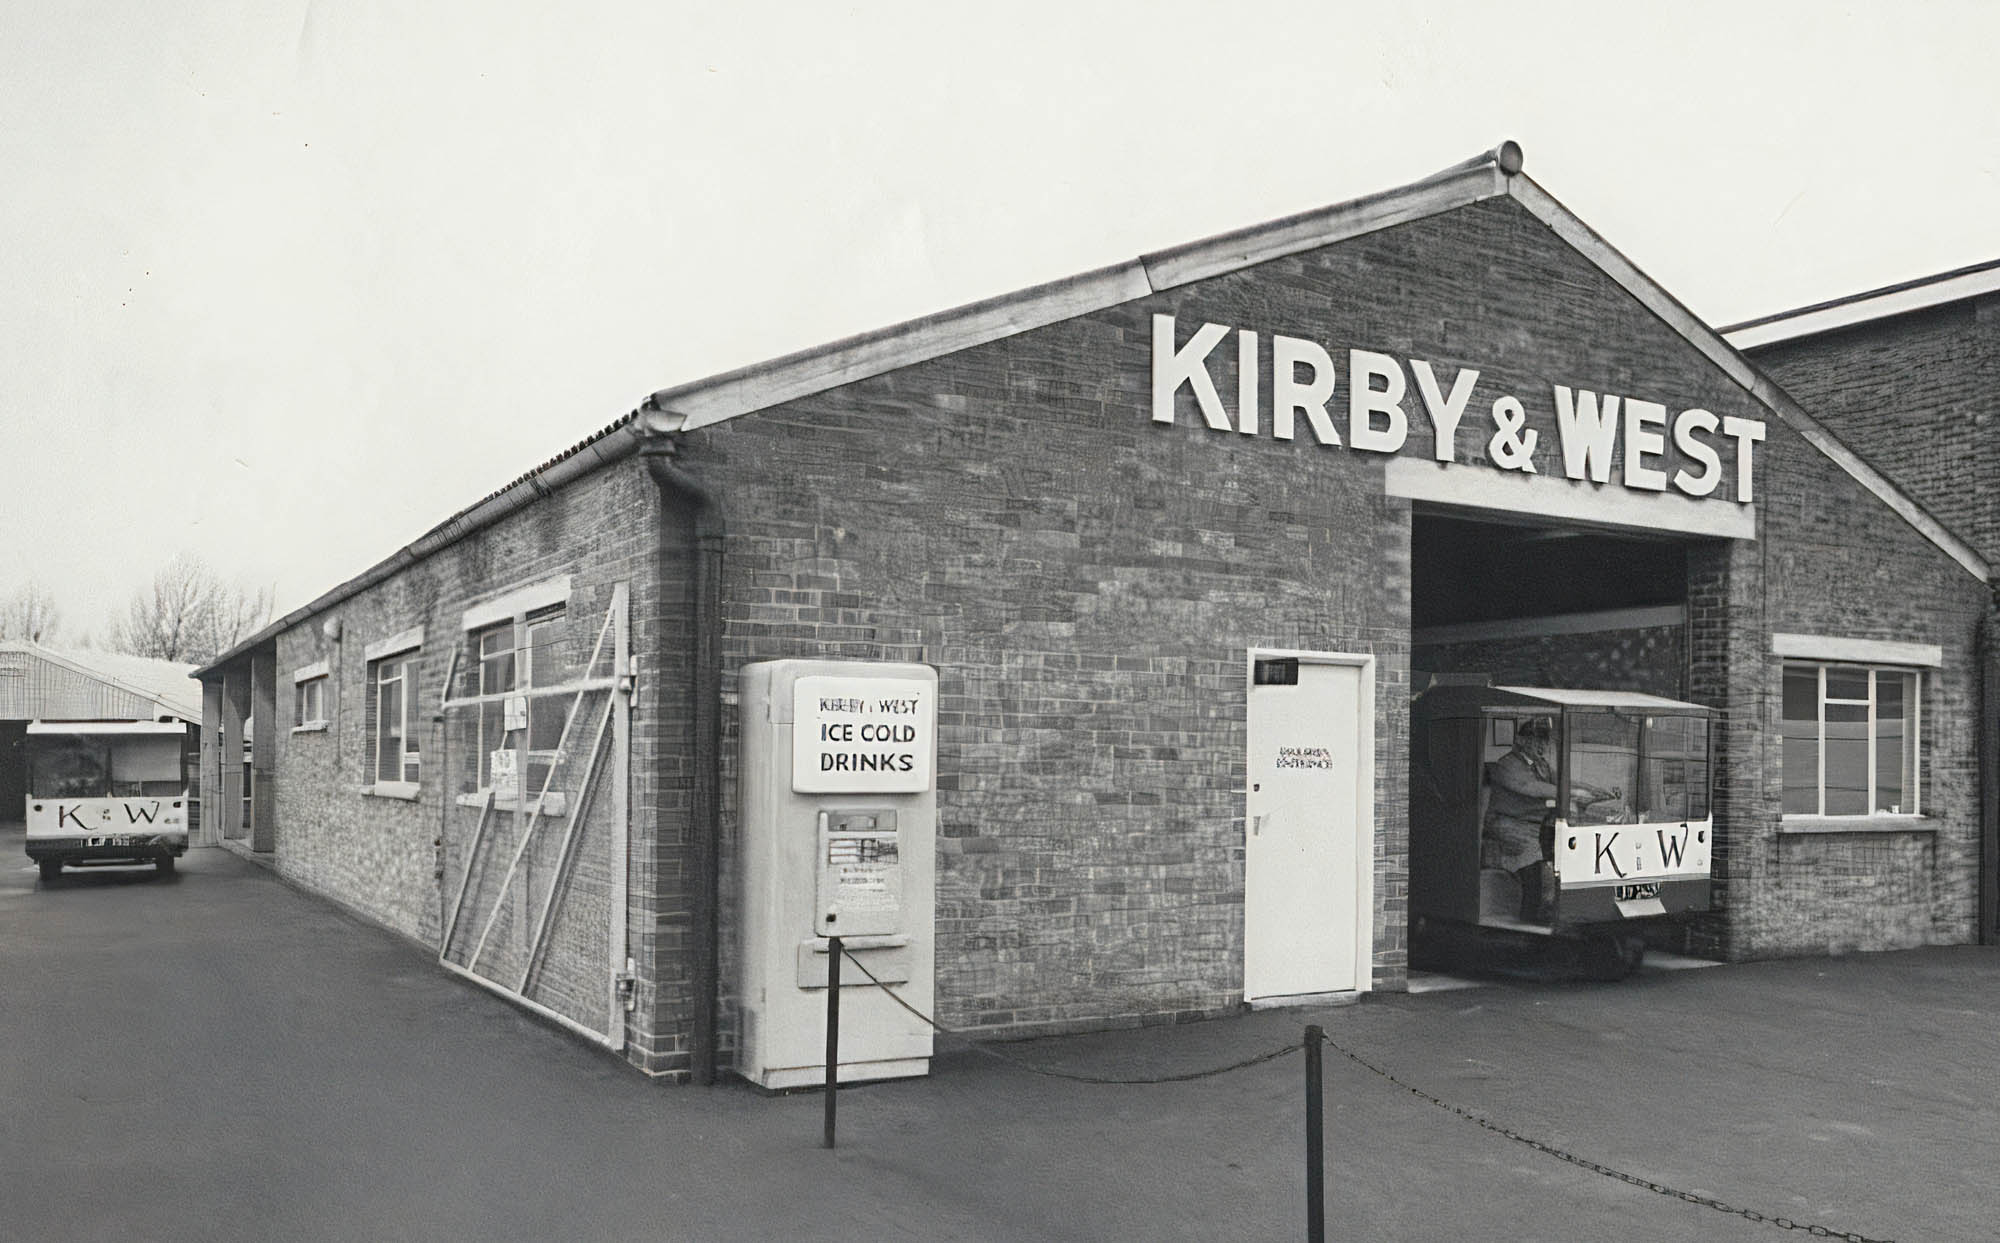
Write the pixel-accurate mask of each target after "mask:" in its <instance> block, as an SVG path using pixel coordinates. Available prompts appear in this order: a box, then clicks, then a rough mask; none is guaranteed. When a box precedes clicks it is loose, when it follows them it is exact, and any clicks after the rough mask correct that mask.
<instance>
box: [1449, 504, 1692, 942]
mask: <svg viewBox="0 0 2000 1243" xmlns="http://www.w3.org/2000/svg"><path fill="white" fill-rule="evenodd" d="M1707 547H1709V545H1707V544H1706V543H1705V542H1704V541H1700V540H1693V539H1689V538H1687V537H1685V536H1680V535H1667V534H1661V535H1653V534H1651V533H1649V532H1645V531H1627V530H1623V529H1606V528H1592V527H1583V526H1565V525H1557V524H1551V523H1547V522H1535V521H1533V520H1532V519H1524V520H1519V521H1508V520H1501V519H1496V518H1492V517H1486V516H1478V517H1474V516H1468V515H1467V514H1465V513H1464V512H1463V511H1449V510H1437V509H1428V508H1426V507H1423V506H1421V505H1420V506H1419V507H1418V509H1417V511H1416V513H1415V515H1414V517H1413V521H1412V530H1411V550H1410V551H1411V566H1410V571H1411V599H1410V617H1411V635H1410V647H1411V652H1410V667H1411V674H1412V677H1411V682H1412V689H1413V691H1414V692H1416V694H1417V695H1418V698H1417V700H1416V703H1415V704H1414V705H1413V708H1412V713H1411V723H1410V731H1411V733H1410V747H1411V765H1410V787H1409V789H1410V891H1409V900H1410V907H1409V909H1410V912H1411V918H1412V926H1411V959H1412V965H1414V966H1453V965H1470V966H1474V967H1478V966H1481V965H1485V963H1484V962H1483V961H1482V960H1483V959H1484V958H1485V950H1486V948H1488V947H1492V946H1493V942H1492V938H1491V937H1485V938H1483V939H1475V940H1474V941H1471V942H1467V941H1463V940H1459V939H1456V938H1457V937H1458V934H1457V933H1456V932H1449V935H1448V936H1447V935H1441V933H1440V929H1446V930H1447V931H1449V930H1450V929H1457V928H1463V927H1466V926H1471V925H1476V926H1477V927H1478V928H1479V929H1480V930H1482V931H1485V932H1490V931H1491V930H1493V929H1495V928H1500V929H1507V930H1512V931H1516V932H1520V933H1523V934H1526V933H1537V934H1548V933H1550V932H1551V931H1559V929H1558V928H1557V925H1564V924H1565V921H1566V920H1568V919H1570V918H1571V913H1572V912H1574V911H1582V910H1583V908H1584V907H1585V906H1587V905H1588V903H1587V902H1586V901H1585V899H1586V898H1596V897H1603V898H1604V899H1605V902H1608V903H1612V904H1613V905H1614V906H1615V905H1616V902H1618V901H1626V902H1627V905H1628V906H1630V907H1631V910H1630V911H1628V910H1626V908H1625V907H1618V908H1617V909H1618V911H1619V912H1622V913H1624V914H1631V913H1633V912H1634V911H1638V910H1639V909H1640V906H1642V905H1643V906H1645V908H1646V913H1650V914H1658V913H1660V912H1654V911H1652V910H1651V905H1652V904H1653V903H1655V902H1659V903H1662V911H1664V910H1665V906H1664V901H1665V899H1664V898H1663V897H1662V894H1663V893H1665V891H1666V888H1667V887H1668V886H1667V884H1666V881H1651V880H1649V883H1648V884H1647V885H1645V886H1638V885H1634V886H1627V887H1626V888H1628V889H1630V890H1631V892H1629V893H1628V892H1626V891H1625V889H1620V888H1617V887H1615V886H1614V887H1612V888H1610V889H1607V890H1605V892H1604V893H1603V894H1597V893H1595V892H1594V891H1589V892H1587V891H1586V889H1585V888H1583V887H1576V888H1572V887H1571V883H1572V882H1573V883H1575V884H1576V885H1578V886H1584V885H1587V884H1588V878H1586V877H1582V876H1580V875H1578V876H1572V875H1571V873H1572V872H1574V871H1578V870H1579V869H1578V868H1577V865H1576V864H1575V863H1574V862H1562V860H1561V859H1559V858H1558V855H1559V854H1561V853H1562V852H1561V851H1559V849H1558V846H1559V844H1563V845H1569V844H1573V843H1572V842H1570V841H1568V839H1570V838H1574V839H1575V840H1582V836H1579V835H1577V834H1569V833H1567V831H1565V839H1564V841H1563V842H1562V843H1559V842H1558V841H1557V840H1554V839H1553V838H1552V837H1551V833H1550V830H1551V829H1552V828H1553V827H1555V826H1557V825H1560V824H1564V823H1569V824H1571V825H1577V824H1583V823H1585V822H1586V821H1588V822H1591V823H1593V824H1594V823H1596V822H1597V821H1603V822H1604V826H1605V827H1602V828H1601V831H1599V832H1598V833H1597V838H1598V840H1609V841H1613V842H1620V841H1624V840H1625V838H1632V837H1635V834H1634V833H1633V832H1632V831H1627V832H1625V833H1623V834H1622V836H1621V835H1620V834H1619V830H1618V828H1617V826H1620V825H1625V824H1629V823H1634V822H1637V821H1639V820H1642V819H1658V818H1659V817H1660V816H1661V815H1662V814H1664V813H1665V812H1666V811H1667V809H1668V808H1669V807H1670V806H1672V807H1680V804H1679V803H1675V802H1674V799H1675V798H1681V799H1683V800H1689V799H1698V801H1699V802H1700V803H1701V806H1700V808H1699V809H1698V810H1699V814H1697V813H1696V809H1695V808H1694V805H1693V802H1689V803H1688V805H1687V807H1686V808H1685V809H1684V814H1682V815H1681V816H1680V820H1683V821H1686V822H1687V823H1688V824H1689V825H1691V826H1693V827H1691V828H1690V830H1689V832H1690V834H1694V833H1697V832H1699V833H1700V845H1701V848H1702V851H1704V852H1705V850H1706V842H1707V838H1706V834H1705V831H1702V824H1697V823H1696V821H1702V822H1703V824H1705V821H1704V820H1703V817H1705V816H1706V814H1707V811H1706V798H1707V789H1708V786H1707V780H1708V766H1709V761H1708V750H1707V743H1706V739H1707V734H1706V732H1705V731H1706V725H1707V721H1706V718H1705V717H1704V716H1703V715H1702V713H1703V710H1702V709H1700V708H1698V707H1694V706H1693V705H1682V706H1676V705H1675V704H1674V703H1673V702H1672V701H1686V700H1688V699H1689V698H1690V696H1689V687H1690V682H1691V681H1692V678H1691V669H1690V663H1689V660H1690V656H1689V654H1690V650H1691V649H1690V644H1689V641H1688V631H1689V625H1688V600H1689V595H1690V592H1689V582H1690V578H1691V568H1692V569H1695V570H1696V571H1697V572H1700V567H1701V566H1702V565H1704V564H1705V563H1706V561H1707V560H1709V558H1706V557H1705V556H1704V553H1703V549H1705V548H1707ZM1502 687H1505V688H1516V689H1515V690H1511V691H1499V690H1490V689H1482V688H1502ZM1544 692H1546V693H1544ZM1683 708H1684V709H1685V711H1683ZM1634 731H1637V732H1636V733H1634ZM1676 731H1678V732H1676ZM1626 734H1632V735H1633V736H1632V737H1630V738H1628V737H1626V736H1625V735H1626ZM1635 765H1636V766H1635ZM1628 768H1629V769H1630V770H1631V771H1629V772H1628V771H1626V770H1627V769H1628ZM1642 772H1643V774H1644V779H1643V780H1641V779H1640V774H1641V773H1642ZM1559 794H1560V795H1561V796H1562V799H1566V800H1568V801H1567V802H1563V801H1561V800H1559V798H1558V797H1557V796H1558V795H1559ZM1559 806H1560V807H1564V808H1566V809H1567V810H1566V811H1557V810H1555V809H1556V808H1558V807H1559ZM1676 840H1678V838H1677V839H1676ZM1691 840H1692V839H1691ZM1628 844H1629V843H1628ZM1566 857H1567V856H1564V858H1566ZM1706 858H1707V856H1706V854H1705V853H1702V854H1700V857H1699V859H1697V858H1696V857H1695V856H1692V855H1686V854H1685V852H1682V854H1681V855H1679V856H1677V857H1676V866H1680V865H1681V864H1685V865H1686V867H1685V868H1683V870H1686V871H1688V872H1689V875H1688V876H1687V877H1681V876H1680V874H1679V873H1678V872H1676V873H1675V874H1674V876H1672V877H1670V878H1667V879H1668V880H1671V881H1672V882H1673V884H1675V885H1679V884H1681V882H1682V881H1683V880H1685V881H1686V882H1687V883H1686V885H1685V886H1684V887H1686V888H1688V889H1689V891H1690V892H1691V893H1692V892H1694V891H1695V890H1700V893H1699V894H1697V895H1696V896H1697V897H1700V898H1702V899H1703V900H1702V901H1700V902H1696V903H1694V906H1693V907H1692V908H1689V909H1706V902H1705V895H1706V889H1705V885H1706ZM1559 862H1562V867H1561V868H1560V869H1559V868H1557V867H1556V866H1555V865H1556V864H1557V863H1559ZM1639 862H1640V861H1637V860H1635V863H1634V866H1635V867H1637V866H1638V863H1639ZM1660 862H1661V861H1660V860H1654V864H1660ZM1697 864H1699V867H1697V866H1696V865H1697ZM1619 866H1621V867H1623V866H1625V865H1624V864H1620V865H1619ZM1649 866H1650V865H1649ZM1662 866H1663V865H1662ZM1655 870H1657V868H1655ZM1696 871H1699V872H1700V873H1701V875H1700V876H1699V877H1696V876H1695V872H1696ZM1620 874H1621V875H1622V874H1623V873H1620ZM1634 874H1636V872H1635V873H1634ZM1650 875H1651V874H1650V873H1648V876H1649V877H1650ZM1559 881H1560V882H1562V883H1558V882H1559ZM1677 892H1678V891H1676V893H1677ZM1666 896H1667V897H1675V894H1667V895H1666ZM1676 900H1677V901H1678V900H1679V899H1678V898H1676ZM1600 905H1602V904H1601V903H1600ZM1683 906H1686V904H1685V903H1683ZM1635 927H1636V926H1635ZM1638 935H1640V934H1639V933H1638V932H1636V931H1635V932H1634V933H1633V936H1634V938H1636V937H1637V936H1638ZM1612 944H1617V943H1612ZM1632 944H1633V946H1634V947H1635V948H1634V954H1636V952H1637V951H1636V947H1637V945H1638V942H1637V940H1636V939H1634V940H1633V941H1632ZM1628 957H1629V959H1630V961H1631V962H1636V961H1637V960H1636V957H1635V956H1631V955H1625V956H1621V957H1617V958H1616V961H1613V960H1611V959H1607V962H1606V964H1605V969H1606V970H1610V969H1611V968H1612V967H1614V966H1622V965H1623V964H1624V963H1625V961H1626V959H1627V958H1628ZM1613 974H1616V973H1615V972H1613Z"/></svg>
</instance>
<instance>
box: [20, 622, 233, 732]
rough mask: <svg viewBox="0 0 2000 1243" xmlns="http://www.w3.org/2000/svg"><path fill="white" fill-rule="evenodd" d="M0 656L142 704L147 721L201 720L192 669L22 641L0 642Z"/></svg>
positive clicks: (174, 664) (197, 683)
mask: <svg viewBox="0 0 2000 1243" xmlns="http://www.w3.org/2000/svg"><path fill="white" fill-rule="evenodd" d="M0 653H12V654H17V655H19V656H22V657H26V658H29V659H32V660H38V661H42V662H44V663H46V664H48V665H51V666H54V667H55V668H57V669H60V670H63V671H65V672H68V673H70V674H73V675H75V676H76V677H79V678H84V679H87V680H88V681H90V682H93V683H96V684H97V685H98V686H100V687H102V688H104V689H105V690H108V691H110V692H113V693H115V694H116V695H122V696H126V697H134V698H137V699H138V700H141V701H144V702H146V703H148V704H150V705H151V708H152V710H151V711H150V712H148V714H147V715H148V716H149V717H160V716H172V717H178V718H179V719H181V720H183V721H199V720H201V684H200V683H199V682H196V681H195V680H194V666H193V665H184V664H179V663H176V662H174V661H170V660H153V659H151V658H149V657H145V656H129V655H126V654H125V653H123V652H74V653H64V652H57V651H54V650H52V649H50V648H46V647H43V646H42V645H41V644H39V643H30V642H28V641H26V640H24V639H9V640H0ZM34 715H36V716H42V715H45V713H44V712H42V711H37V712H36V713H35V714H34Z"/></svg>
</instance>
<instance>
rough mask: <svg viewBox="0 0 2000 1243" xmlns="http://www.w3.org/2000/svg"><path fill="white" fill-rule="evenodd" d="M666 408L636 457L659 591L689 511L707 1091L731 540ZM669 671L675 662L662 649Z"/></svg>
mask: <svg viewBox="0 0 2000 1243" xmlns="http://www.w3.org/2000/svg"><path fill="white" fill-rule="evenodd" d="M662 421H663V413H662V412H661V411H660V410H659V409H658V408H657V407H654V406H652V405H651V403H648V406H647V408H646V409H645V410H644V411H643V412H642V418H641V425H642V428H643V430H642V432H641V433H640V434H641V435H642V436H644V438H645V439H644V440H643V442H642V445H641V447H640V450H639V453H640V456H641V458H642V459H643V460H644V462H645V463H646V471H647V473H648V474H650V475H651V476H652V478H653V482H654V484H655V485H657V486H658V487H659V489H660V543H659V557H660V563H659V569H660V584H661V588H662V590H664V589H665V586H666V584H667V583H668V582H670V581H671V580H672V577H673V575H674V573H675V572H676V571H677V570H678V569H679V566H678V565H676V564H675V563H674V559H673V555H672V553H671V552H670V551H669V550H670V549H671V548H672V547H673V543H672V540H671V537H670V534H669V531H668V528H669V526H670V525H672V524H673V519H672V515H673V514H674V513H675V512H676V511H677V510H678V511H680V512H683V513H686V514H687V515H688V518H689V521H688V524H687V547H688V550H689V552H690V553H691V554H692V557H693V561H694V595H693V599H692V600H691V601H690V602H689V606H688V607H689V614H690V616H689V625H688V628H687V631H686V633H687V634H689V635H691V636H692V637H693V640H694V653H693V655H694V669H693V676H692V677H690V678H689V679H688V699H687V704H688V719H689V721H690V723H691V727H692V732H693V737H692V742H693V752H694V786H693V789H692V790H691V791H690V792H689V798H688V813H689V821H690V824H689V833H688V838H687V840H688V859H687V863H688V866H687V870H686V872H685V873H684V875H687V876H689V877H690V878H691V879H692V882H693V883H692V886H691V888H690V889H689V892H688V895H687V901H688V919H689V924H690V927H689V935H688V939H689V948H690V949H691V950H692V954H691V958H692V961H691V962H690V963H689V974H690V976H691V983H692V985H693V992H694V998H693V1002H694V1013H693V1015H692V1030H691V1031H690V1032H689V1034H688V1061H689V1076H690V1078H691V1079H692V1081H693V1082H695V1083H697V1084H700V1085H702V1086H704V1087H706V1086H709V1085H712V1084H713V1083H714V1082H715V1073H716V1027H717V1016H718V1013H719V1011H720V1009H721V962H720V910H721V880H722V851H721V843H722V799H721V793H722V561H723V553H724V547H725V544H726V541H727V533H728V532H727V526H726V524H725V520H724V516H723V510H722V498H721V496H720V495H719V494H718V493H717V492H716V491H715V490H714V489H712V488H710V487H708V486H707V485H706V484H704V483H702V482H701V481H700V480H698V479H696V478H695V477H694V476H692V475H690V474H688V473H687V472H686V471H685V470H683V469H681V468H680V467H679V466H678V465H676V464H675V462H674V458H675V456H676V453H677V450H678V445H677V443H676V442H675V440H674V439H673V438H672V436H670V435H667V434H662V432H661V431H659V430H657V429H659V428H660V426H661V423H662ZM659 667H660V668H661V669H662V670H665V669H668V668H671V667H672V663H671V662H670V661H669V660H668V659H666V656H665V654H664V653H663V654H662V658H661V660H660V662H659Z"/></svg>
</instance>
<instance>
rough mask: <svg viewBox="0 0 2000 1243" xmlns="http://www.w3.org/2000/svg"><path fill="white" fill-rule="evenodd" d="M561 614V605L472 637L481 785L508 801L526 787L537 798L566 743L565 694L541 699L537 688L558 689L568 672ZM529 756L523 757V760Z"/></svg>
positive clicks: (480, 632) (505, 623)
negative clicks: (558, 750) (476, 664)
mask: <svg viewBox="0 0 2000 1243" xmlns="http://www.w3.org/2000/svg"><path fill="white" fill-rule="evenodd" d="M562 620H563V609H562V606H560V605H557V606H554V607H550V608H543V609H539V610H537V611H536V612H534V613H531V614H528V615H526V616H523V617H519V618H516V619H514V620H511V621H505V622H501V623H500V624H498V625H496V626H490V627H488V628H486V629H484V630H481V631H479V632H478V633H477V634H475V635H474V636H473V644H474V649H475V651H476V653H477V656H478V660H479V689H478V693H479V694H480V695H481V696H482V697H485V696H499V698H491V699H487V698H482V702H481V703H480V705H479V750H478V755H479V785H480V787H481V788H482V789H483V788H487V787H498V788H499V791H500V793H501V794H502V796H503V797H515V796H516V795H517V794H518V792H519V789H520V787H523V786H525V788H526V790H527V792H528V793H529V794H530V795H534V794H539V793H540V792H541V789H542V787H543V785H544V784H545V781H546V778H547V776H548V768H549V763H550V761H551V760H553V759H554V758H555V753H556V747H557V744H558V743H560V742H561V741H562V730H563V721H564V718H565V715H566V714H567V711H568V707H569V705H568V701H567V700H566V699H565V698H564V697H563V696H560V695H536V694H533V693H531V692H532V691H534V690H535V689H536V688H538V687H542V688H546V687H551V686H559V685H561V684H562V682H563V681H564V679H565V678H566V677H567V676H568V673H569V659H568V652H567V643H566V640H565V638H564V635H563V627H562ZM523 752H525V754H523Z"/></svg>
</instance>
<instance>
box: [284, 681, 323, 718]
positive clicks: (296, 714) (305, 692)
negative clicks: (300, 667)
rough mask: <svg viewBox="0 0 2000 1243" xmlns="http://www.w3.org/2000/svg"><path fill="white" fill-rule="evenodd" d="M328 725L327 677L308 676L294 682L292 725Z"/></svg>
mask: <svg viewBox="0 0 2000 1243" xmlns="http://www.w3.org/2000/svg"><path fill="white" fill-rule="evenodd" d="M325 726H326V678H325V677H324V676H321V677H317V678H307V679H306V680H305V681H303V682H294V683H293V684H292V727H293V728H294V729H316V728H324V727H325Z"/></svg>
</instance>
